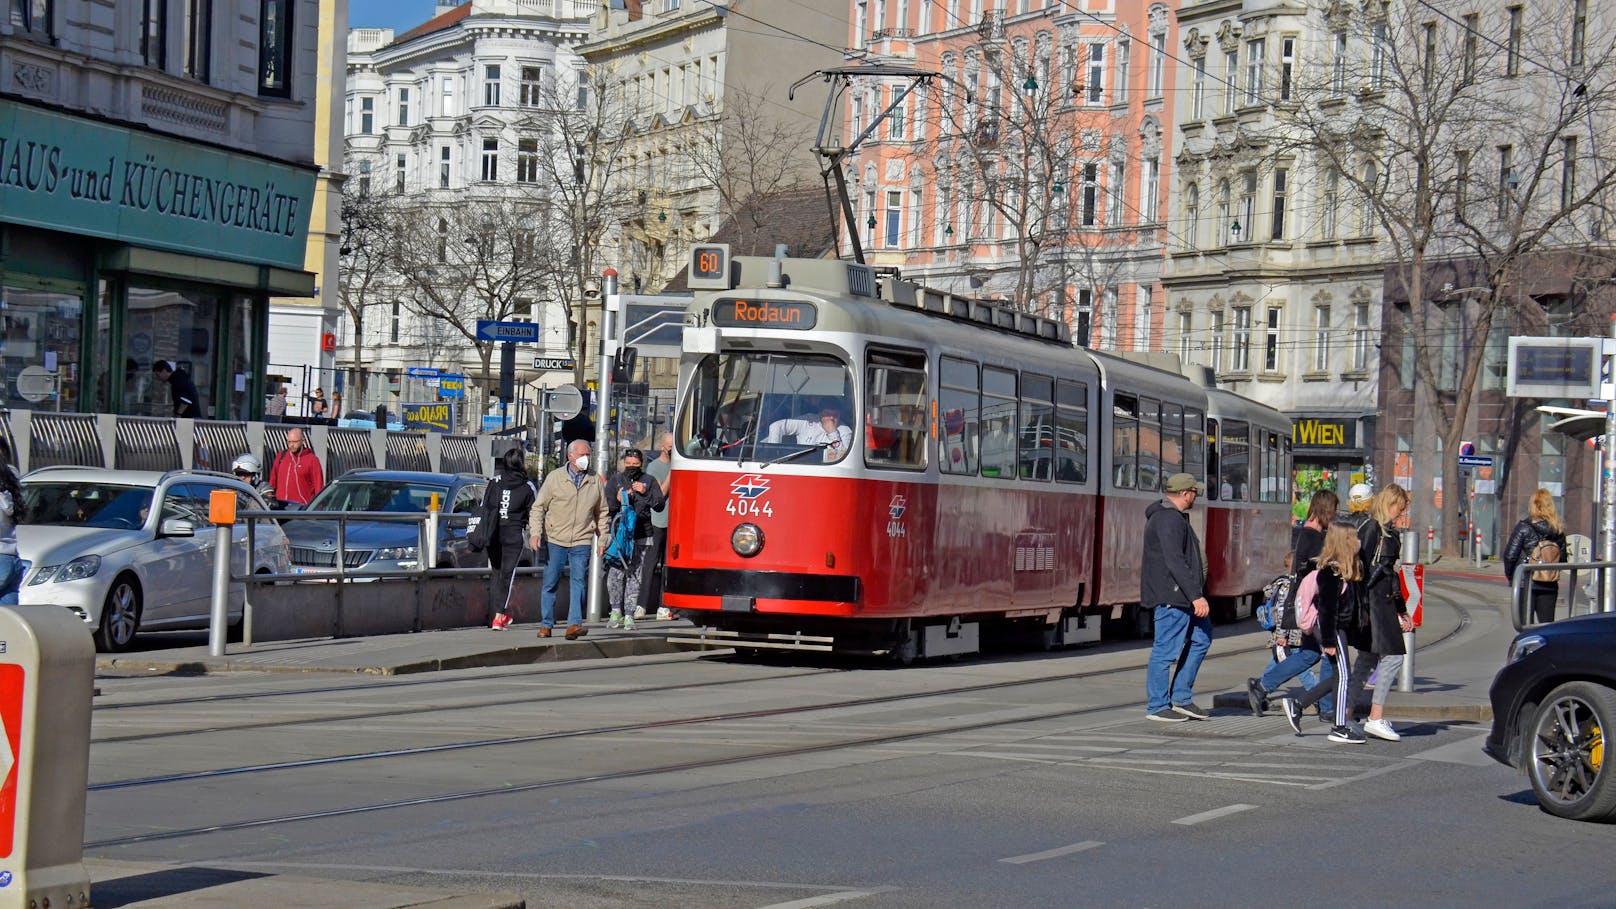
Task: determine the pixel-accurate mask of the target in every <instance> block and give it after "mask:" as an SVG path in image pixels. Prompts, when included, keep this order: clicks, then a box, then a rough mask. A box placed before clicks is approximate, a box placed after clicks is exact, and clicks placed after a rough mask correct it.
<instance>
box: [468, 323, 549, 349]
mask: <svg viewBox="0 0 1616 909" xmlns="http://www.w3.org/2000/svg"><path fill="white" fill-rule="evenodd" d="M477 340H479V341H516V342H518V343H524V342H525V343H528V344H532V343H535V342H537V341H538V340H539V324H538V323H537V322H494V321H490V320H488V319H478V320H477Z"/></svg>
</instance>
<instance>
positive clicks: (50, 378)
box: [0, 285, 84, 410]
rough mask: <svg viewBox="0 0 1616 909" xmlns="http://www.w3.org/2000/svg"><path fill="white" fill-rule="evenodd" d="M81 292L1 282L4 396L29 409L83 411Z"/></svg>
mask: <svg viewBox="0 0 1616 909" xmlns="http://www.w3.org/2000/svg"><path fill="white" fill-rule="evenodd" d="M83 312H84V305H83V301H81V300H80V299H79V296H78V295H77V294H65V293H60V292H57V291H47V290H36V289H33V288H27V287H19V286H12V285H0V361H3V363H4V369H5V373H6V375H7V377H8V378H9V381H6V382H4V383H0V385H3V391H0V401H3V402H4V404H5V406H7V407H16V408H23V409H29V410H78V409H79V407H78V400H77V388H78V381H79V332H80V329H81V324H80V323H81V319H82V316H83Z"/></svg>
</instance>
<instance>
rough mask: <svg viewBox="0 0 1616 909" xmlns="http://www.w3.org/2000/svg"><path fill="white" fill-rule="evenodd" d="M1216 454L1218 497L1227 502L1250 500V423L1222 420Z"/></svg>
mask: <svg viewBox="0 0 1616 909" xmlns="http://www.w3.org/2000/svg"><path fill="white" fill-rule="evenodd" d="M1218 453H1219V459H1220V461H1221V463H1220V464H1219V465H1218V469H1219V474H1218V491H1219V496H1218V497H1219V498H1221V499H1223V500H1224V501H1228V502H1249V501H1251V424H1249V423H1247V422H1246V421H1244V420H1224V421H1223V437H1222V438H1221V439H1220V440H1219V441H1218Z"/></svg>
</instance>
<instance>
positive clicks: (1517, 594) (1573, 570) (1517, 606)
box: [1509, 562, 1616, 631]
mask: <svg viewBox="0 0 1616 909" xmlns="http://www.w3.org/2000/svg"><path fill="white" fill-rule="evenodd" d="M1549 568H1554V569H1559V570H1561V571H1565V572H1568V573H1569V574H1570V575H1571V577H1570V579H1569V582H1568V583H1567V585H1566V609H1567V610H1568V614H1569V615H1576V614H1577V612H1576V608H1577V592H1578V590H1579V589H1580V588H1579V587H1578V585H1577V575H1578V573H1580V572H1587V571H1592V572H1593V575H1594V592H1593V594H1592V595H1591V596H1590V597H1589V599H1588V612H1589V613H1593V612H1611V611H1613V609H1616V604H1612V603H1610V602H1601V598H1602V596H1603V594H1602V591H1604V589H1605V572H1606V571H1608V570H1610V569H1613V568H1616V562H1522V563H1520V564H1519V565H1516V566H1515V575H1514V576H1513V577H1512V578H1510V582H1509V620H1510V622H1511V623H1512V624H1513V625H1514V626H1515V630H1516V631H1526V630H1527V629H1529V628H1536V627H1538V626H1539V625H1540V624H1542V623H1539V622H1534V621H1532V611H1531V610H1532V603H1531V597H1530V596H1529V595H1528V591H1530V589H1531V574H1532V572H1534V571H1542V570H1544V569H1549ZM1556 583H1558V582H1556ZM1556 595H1557V596H1558V591H1557V592H1556ZM1558 605H1559V604H1558V600H1556V608H1558ZM1584 614H1587V613H1584Z"/></svg>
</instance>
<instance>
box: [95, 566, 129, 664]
mask: <svg viewBox="0 0 1616 909" xmlns="http://www.w3.org/2000/svg"><path fill="white" fill-rule="evenodd" d="M139 627H140V588H139V587H138V586H136V585H135V580H134V578H131V577H129V576H128V575H119V576H118V577H117V579H116V580H114V581H113V582H112V589H111V590H109V591H107V601H106V603H104V604H103V605H102V606H101V624H100V625H99V626H97V628H96V631H95V648H96V649H97V650H101V651H105V652H107V653H122V652H123V651H125V650H128V649H129V645H130V644H132V643H134V640H135V629H137V628H139Z"/></svg>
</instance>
